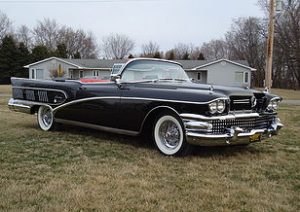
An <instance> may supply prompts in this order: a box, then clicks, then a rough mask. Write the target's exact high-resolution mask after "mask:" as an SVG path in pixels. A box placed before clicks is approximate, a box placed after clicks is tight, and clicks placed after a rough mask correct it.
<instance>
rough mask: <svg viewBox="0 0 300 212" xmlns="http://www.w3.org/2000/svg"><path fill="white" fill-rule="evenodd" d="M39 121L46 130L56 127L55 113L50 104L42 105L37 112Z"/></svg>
mask: <svg viewBox="0 0 300 212" xmlns="http://www.w3.org/2000/svg"><path fill="white" fill-rule="evenodd" d="M37 122H38V125H39V127H40V128H41V129H42V130H44V131H49V130H52V129H53V128H54V125H55V122H54V114H53V111H52V109H51V108H50V107H49V106H40V107H39V110H38V113H37Z"/></svg>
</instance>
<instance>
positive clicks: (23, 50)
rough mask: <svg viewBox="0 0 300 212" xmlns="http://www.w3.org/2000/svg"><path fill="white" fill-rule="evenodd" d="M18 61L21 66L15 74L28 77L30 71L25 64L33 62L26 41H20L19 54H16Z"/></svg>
mask: <svg viewBox="0 0 300 212" xmlns="http://www.w3.org/2000/svg"><path fill="white" fill-rule="evenodd" d="M15 59H16V61H18V63H19V67H18V68H17V69H16V73H15V76H17V77H28V71H27V70H26V69H25V68H24V66H25V65H28V64H29V63H31V58H30V53H29V50H28V48H27V47H26V46H25V44H24V43H22V42H21V43H19V47H18V54H17V55H16V56H15Z"/></svg>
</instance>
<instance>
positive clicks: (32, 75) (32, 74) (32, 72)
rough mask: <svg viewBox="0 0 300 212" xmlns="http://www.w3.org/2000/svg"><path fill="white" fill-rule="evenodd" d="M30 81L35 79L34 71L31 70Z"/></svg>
mask: <svg viewBox="0 0 300 212" xmlns="http://www.w3.org/2000/svg"><path fill="white" fill-rule="evenodd" d="M31 79H35V70H34V69H31Z"/></svg>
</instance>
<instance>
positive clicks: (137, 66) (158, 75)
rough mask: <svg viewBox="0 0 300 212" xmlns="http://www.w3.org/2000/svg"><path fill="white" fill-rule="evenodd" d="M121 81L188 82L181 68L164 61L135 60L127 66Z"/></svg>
mask: <svg viewBox="0 0 300 212" xmlns="http://www.w3.org/2000/svg"><path fill="white" fill-rule="evenodd" d="M122 80H123V81H129V82H130V81H147V80H149V81H150V80H153V81H154V80H177V81H188V80H189V78H188V76H187V74H186V73H185V71H184V70H183V69H182V67H181V66H180V65H178V64H175V63H170V62H166V61H153V60H137V61H133V62H131V63H130V64H128V65H127V67H126V68H125V70H124V71H123V74H122Z"/></svg>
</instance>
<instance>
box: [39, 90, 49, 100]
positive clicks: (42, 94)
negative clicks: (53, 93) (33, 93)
mask: <svg viewBox="0 0 300 212" xmlns="http://www.w3.org/2000/svg"><path fill="white" fill-rule="evenodd" d="M38 97H39V101H40V102H48V94H47V91H38Z"/></svg>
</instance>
